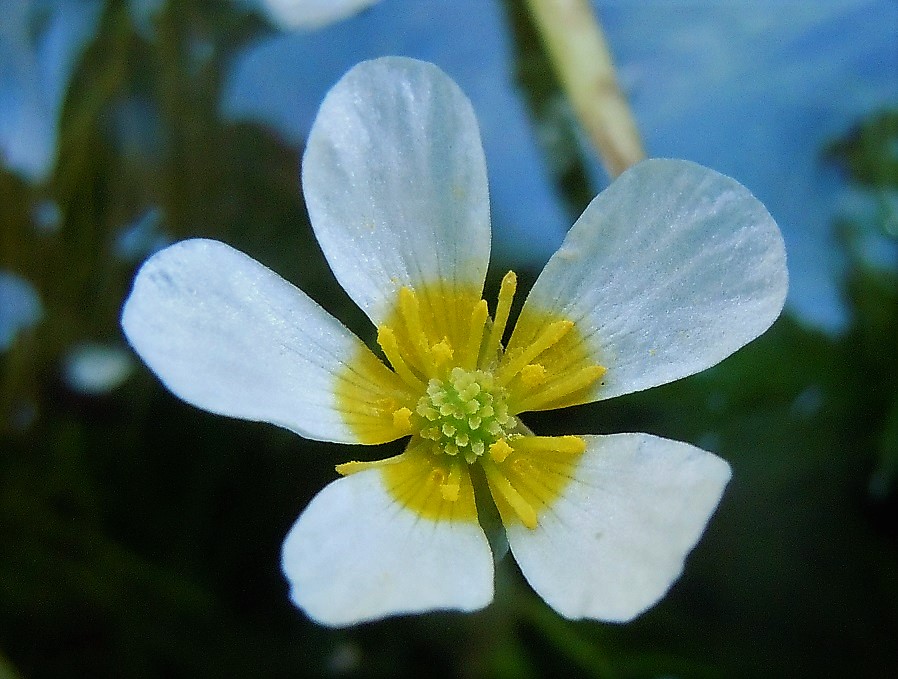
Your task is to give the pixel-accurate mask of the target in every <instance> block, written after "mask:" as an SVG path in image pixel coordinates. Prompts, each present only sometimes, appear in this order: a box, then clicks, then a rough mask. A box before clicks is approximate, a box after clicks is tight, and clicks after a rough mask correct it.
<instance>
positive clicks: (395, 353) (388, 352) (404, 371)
mask: <svg viewBox="0 0 898 679" xmlns="http://www.w3.org/2000/svg"><path fill="white" fill-rule="evenodd" d="M377 343H378V344H379V345H380V348H381V349H383V350H384V355H385V356H386V357H387V360H388V361H389V362H390V365H392V366H393V370H395V371H396V374H397V375H399V377H401V378H402V381H403V382H405V383H406V384H407V385H409V386H410V387H412V388H413V389H415V390H416V391H420V390H421V389H423V388H424V382H423V381H421V380H420V379H418V377H417V376H416V375H415V374H414V373H413V372H412V370H411V368H410V367H409V365H408V363H406V362H405V359H403V358H402V351H401V350H400V349H399V342H398V341H397V340H396V333H395V332H393V329H392V328H390V327H388V326H386V325H382V326H380V327H379V328H378V329H377Z"/></svg>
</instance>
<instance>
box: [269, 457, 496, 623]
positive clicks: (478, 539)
mask: <svg viewBox="0 0 898 679" xmlns="http://www.w3.org/2000/svg"><path fill="white" fill-rule="evenodd" d="M282 567H283V570H284V573H285V575H286V576H287V578H288V579H289V580H290V583H291V592H290V596H291V598H292V599H293V601H294V603H296V605H297V606H299V607H300V608H302V609H303V610H304V611H305V612H306V613H307V614H308V615H309V617H311V618H312V619H313V620H315V621H317V622H319V623H321V624H324V625H329V626H332V627H342V626H347V625H353V624H356V623H360V622H366V621H370V620H378V619H380V618H384V617H386V616H390V615H401V614H404V613H421V612H424V611H433V610H460V611H473V610H476V609H479V608H483V607H484V606H486V605H487V604H489V603H490V601H492V599H493V557H492V554H491V552H490V547H489V544H488V542H487V540H486V536H485V535H484V533H483V530H482V529H481V528H480V526H479V525H478V524H477V523H476V522H463V521H462V522H449V521H433V520H430V519H426V518H422V517H421V516H419V515H418V514H416V513H415V512H413V511H411V510H409V509H406V508H404V507H402V506H400V505H399V504H397V503H396V501H395V500H394V499H393V497H392V496H391V495H390V494H389V492H388V491H387V489H386V488H385V487H384V485H383V482H382V476H381V472H380V470H377V469H373V470H368V471H363V472H358V473H356V474H352V475H351V476H347V477H345V478H342V479H338V480H337V481H334V482H333V483H331V484H329V485H328V486H326V487H325V488H324V489H323V490H322V491H321V492H320V493H318V495H316V496H315V498H314V499H313V500H312V502H311V503H310V504H309V506H308V507H307V508H306V509H305V511H304V512H303V513H302V514H301V515H300V517H299V519H298V520H297V521H296V523H295V524H294V525H293V528H292V529H291V530H290V533H289V534H288V535H287V539H286V540H285V542H284V549H283V561H282Z"/></svg>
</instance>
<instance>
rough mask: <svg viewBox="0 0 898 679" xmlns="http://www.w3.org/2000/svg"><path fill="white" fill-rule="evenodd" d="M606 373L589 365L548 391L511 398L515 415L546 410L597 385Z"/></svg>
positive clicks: (558, 381)
mask: <svg viewBox="0 0 898 679" xmlns="http://www.w3.org/2000/svg"><path fill="white" fill-rule="evenodd" d="M606 372H608V369H607V368H605V367H604V366H601V365H589V366H586V367H585V368H581V369H580V370H578V371H576V372H575V373H572V374H570V375H566V376H564V377H562V378H561V379H559V380H555V381H554V382H552V384H551V386H549V387H548V388H546V389H542V390H540V391H537V392H531V393H530V394H529V396H524V397H523V398H520V399H517V398H514V397H512V398H510V399H509V400H510V401H511V403H512V410H513V411H514V412H515V413H520V412H523V411H525V410H538V409H540V408H544V407H545V406H548V405H550V404H552V403H553V402H554V401H557V400H558V399H560V398H562V397H564V396H567V395H569V394H573V393H575V392H578V391H581V390H582V389H585V388H586V387H588V386H590V385H592V384H595V383H596V382H597V381H598V380H599V379H601V377H602V375H604V374H605V373H606ZM522 379H523V376H522ZM552 407H555V406H552Z"/></svg>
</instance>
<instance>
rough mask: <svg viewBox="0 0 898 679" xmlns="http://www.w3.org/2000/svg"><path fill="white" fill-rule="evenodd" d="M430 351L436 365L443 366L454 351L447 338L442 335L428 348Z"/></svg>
mask: <svg viewBox="0 0 898 679" xmlns="http://www.w3.org/2000/svg"><path fill="white" fill-rule="evenodd" d="M430 353H431V355H433V360H434V363H436V364H437V366H444V365H446V364H447V363H448V362H449V361H450V360H451V359H452V355H453V354H454V353H455V352H454V351H453V350H452V345H451V344H449V338H448V337H444V338H443V339H442V340H440V341H439V342H438V343H437V344H434V345H433V346H432V347H431V348H430Z"/></svg>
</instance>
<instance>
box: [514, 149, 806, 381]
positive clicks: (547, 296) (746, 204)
mask: <svg viewBox="0 0 898 679" xmlns="http://www.w3.org/2000/svg"><path fill="white" fill-rule="evenodd" d="M787 278H788V276H787V271H786V254H785V248H784V245H783V239H782V235H781V234H780V231H779V229H778V228H777V226H776V224H775V223H774V221H773V218H772V217H771V216H770V215H769V214H768V212H767V210H766V209H765V208H764V206H763V205H762V204H761V203H760V202H759V201H758V200H757V199H756V198H755V197H754V196H752V195H751V194H750V193H749V192H748V190H747V189H745V187H743V186H742V185H740V184H739V183H738V182H736V181H735V180H733V179H730V178H729V177H725V176H724V175H721V174H719V173H717V172H714V171H713V170H709V169H707V168H704V167H702V166H700V165H696V164H694V163H690V162H687V161H680V160H647V161H643V162H642V163H639V164H638V165H636V166H634V167H633V168H631V169H630V170H628V171H627V172H625V173H624V174H622V175H621V176H620V177H619V178H618V179H617V180H616V181H615V182H614V183H613V184H612V185H611V186H610V187H608V189H606V190H605V191H603V192H602V193H601V194H599V195H598V196H597V197H596V198H595V200H593V201H592V203H590V205H589V206H588V207H587V208H586V211H585V212H584V213H583V215H582V216H581V217H580V219H579V220H577V223H576V224H574V226H573V227H572V228H571V231H570V233H569V234H568V236H567V238H566V239H565V241H564V244H563V245H562V246H561V248H560V249H559V250H558V252H557V253H555V255H554V256H553V257H552V259H551V260H550V261H549V263H548V264H547V265H546V268H545V269H544V271H543V272H542V274H541V275H540V277H539V279H538V280H537V282H536V284H535V285H534V287H533V290H532V291H531V293H530V296H529V297H528V299H527V302H526V305H525V308H524V310H523V311H522V316H523V315H524V314H527V313H529V312H531V311H535V312H539V311H541V310H543V311H544V310H551V311H553V312H555V313H556V314H558V313H560V314H561V315H562V316H564V317H566V318H568V319H570V320H572V321H574V322H575V323H576V325H577V328H578V329H579V330H580V332H581V334H582V335H583V336H584V337H585V339H586V341H587V344H588V345H590V347H591V349H592V353H593V356H594V358H595V362H597V363H599V364H601V365H604V366H605V367H606V368H608V372H607V373H606V374H605V376H604V378H603V386H601V387H599V388H598V389H597V391H596V392H595V394H594V398H610V397H612V396H617V395H619V394H626V393H629V392H632V391H639V390H641V389H647V388H649V387H652V386H656V385H659V384H665V383H667V382H671V381H673V380H676V379H679V378H681V377H685V376H687V375H691V374H693V373H696V372H699V371H701V370H704V369H706V368H709V367H711V366H712V365H714V364H716V363H718V362H719V361H721V360H723V359H724V358H726V357H727V356H729V355H730V354H731V353H732V352H734V351H736V350H737V349H739V348H740V347H742V346H743V345H745V344H746V343H748V342H750V341H751V340H752V339H754V338H755V337H757V336H758V335H760V334H761V333H763V332H764V331H765V330H766V329H767V328H768V327H769V326H770V324H771V323H773V321H774V320H775V319H776V318H777V316H778V315H779V313H780V310H781V309H782V306H783V301H784V299H785V296H786V288H787V285H788V281H787ZM521 339H523V338H521Z"/></svg>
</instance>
